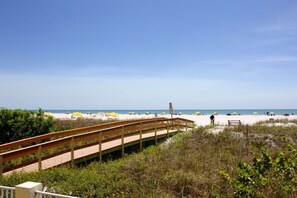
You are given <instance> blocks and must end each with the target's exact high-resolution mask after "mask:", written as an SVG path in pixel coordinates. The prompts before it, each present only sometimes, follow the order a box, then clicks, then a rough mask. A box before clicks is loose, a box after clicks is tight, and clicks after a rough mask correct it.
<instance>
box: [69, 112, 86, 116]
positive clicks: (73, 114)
mask: <svg viewBox="0 0 297 198" xmlns="http://www.w3.org/2000/svg"><path fill="white" fill-rule="evenodd" d="M71 117H83V114H82V113H80V112H74V113H72V114H71Z"/></svg>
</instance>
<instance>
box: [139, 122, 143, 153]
mask: <svg viewBox="0 0 297 198" xmlns="http://www.w3.org/2000/svg"><path fill="white" fill-rule="evenodd" d="M142 130H143V124H142V122H141V123H140V131H139V133H140V134H139V136H140V137H139V141H140V143H139V144H140V145H139V147H140V148H139V149H140V151H142Z"/></svg>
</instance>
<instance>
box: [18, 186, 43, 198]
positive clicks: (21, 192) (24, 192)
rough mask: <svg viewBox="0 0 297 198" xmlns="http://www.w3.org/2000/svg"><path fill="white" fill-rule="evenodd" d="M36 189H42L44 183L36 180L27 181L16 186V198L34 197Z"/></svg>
mask: <svg viewBox="0 0 297 198" xmlns="http://www.w3.org/2000/svg"><path fill="white" fill-rule="evenodd" d="M35 190H39V191H42V184H41V183H36V182H26V183H23V184H19V185H17V186H15V197H16V198H34V197H36V196H35Z"/></svg>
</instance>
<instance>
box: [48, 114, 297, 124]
mask: <svg viewBox="0 0 297 198" xmlns="http://www.w3.org/2000/svg"><path fill="white" fill-rule="evenodd" d="M53 116H54V118H56V119H71V114H53ZM154 117H155V115H154V114H150V115H144V114H143V115H128V114H120V115H119V118H118V119H119V120H128V119H140V118H154ZM158 117H166V118H170V117H171V116H170V115H158ZM173 117H174V118H177V117H180V118H185V119H189V120H193V121H195V124H196V125H198V126H206V125H209V124H210V118H209V117H210V115H199V116H197V115H174V116H173ZM83 118H92V119H102V120H107V119H108V117H107V116H105V115H87V114H83ZM271 118H273V119H274V120H276V119H288V120H293V119H297V115H290V116H283V115H276V116H267V115H236V116H227V115H216V116H215V124H216V125H227V124H228V120H240V121H241V123H242V124H255V123H256V122H259V121H268V120H270V119H271Z"/></svg>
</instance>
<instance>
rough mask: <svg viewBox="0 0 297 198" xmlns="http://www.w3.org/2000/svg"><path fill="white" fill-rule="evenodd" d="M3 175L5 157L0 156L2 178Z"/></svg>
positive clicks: (0, 174)
mask: <svg viewBox="0 0 297 198" xmlns="http://www.w3.org/2000/svg"><path fill="white" fill-rule="evenodd" d="M2 174H3V156H2V155H1V156H0V176H2Z"/></svg>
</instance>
